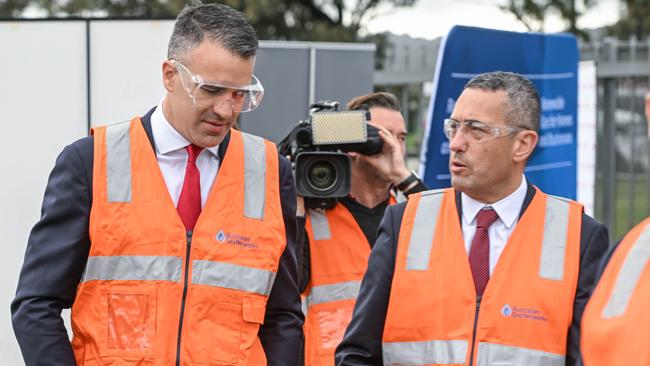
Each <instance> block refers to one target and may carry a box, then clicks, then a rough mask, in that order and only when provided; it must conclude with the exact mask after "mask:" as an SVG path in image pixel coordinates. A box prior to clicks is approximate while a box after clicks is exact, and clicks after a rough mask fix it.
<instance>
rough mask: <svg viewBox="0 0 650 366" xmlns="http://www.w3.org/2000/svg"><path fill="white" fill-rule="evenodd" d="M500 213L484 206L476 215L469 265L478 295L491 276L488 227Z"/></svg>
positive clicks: (481, 293) (481, 292) (483, 289)
mask: <svg viewBox="0 0 650 366" xmlns="http://www.w3.org/2000/svg"><path fill="white" fill-rule="evenodd" d="M498 218H499V215H497V212H496V211H494V209H492V208H491V207H488V208H483V209H481V210H480V211H479V212H478V215H476V234H474V238H473V239H472V247H471V248H470V250H469V266H470V268H471V269H472V277H473V278H474V286H475V287H476V295H478V296H481V295H483V291H485V287H486V286H487V283H488V279H489V278H490V237H489V236H488V228H489V227H490V225H492V224H493V223H494V222H495V221H496V220H497V219H498Z"/></svg>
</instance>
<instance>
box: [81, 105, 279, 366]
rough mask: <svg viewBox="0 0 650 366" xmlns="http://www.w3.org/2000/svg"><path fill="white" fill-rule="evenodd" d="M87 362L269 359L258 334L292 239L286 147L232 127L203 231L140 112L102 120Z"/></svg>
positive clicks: (84, 286)
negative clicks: (180, 198)
mask: <svg viewBox="0 0 650 366" xmlns="http://www.w3.org/2000/svg"><path fill="white" fill-rule="evenodd" d="M89 232H90V240H91V247H90V253H89V257H88V262H87V264H86V268H85V271H84V274H83V276H82V279H81V282H80V284H79V287H78V289H77V294H76V299H75V302H74V305H73V307H72V327H73V331H74V338H73V340H72V347H73V350H74V353H75V357H76V360H77V364H79V365H104V364H120V365H161V366H162V365H165V366H168V365H175V364H180V365H265V364H266V357H265V355H264V351H263V349H262V346H261V343H260V340H259V339H258V330H259V327H260V325H261V324H262V323H263V321H264V315H265V310H266V302H267V300H268V296H269V293H270V291H271V287H272V285H273V281H274V279H275V274H276V273H277V269H278V264H279V261H280V256H281V254H282V252H283V250H284V247H285V245H286V238H285V228H284V222H283V219H282V211H281V206H280V192H279V173H278V156H277V152H276V149H275V146H274V145H273V144H272V143H270V142H268V141H264V140H263V139H261V138H259V137H256V136H252V135H248V134H244V133H240V132H238V131H235V130H231V136H230V142H229V145H228V150H227V152H226V154H225V157H224V158H223V161H222V162H221V166H220V169H219V173H218V175H217V178H216V179H215V181H214V184H213V185H212V188H211V191H210V194H209V197H208V199H207V202H206V204H205V207H203V210H202V212H201V215H200V216H199V219H198V221H197V223H196V227H195V229H194V231H193V232H187V233H186V231H185V227H184V226H183V223H182V221H181V219H180V217H179V215H178V213H177V211H176V208H175V207H174V203H173V201H172V199H171V198H170V195H169V192H168V191H167V187H166V185H165V182H164V180H163V178H162V174H161V172H160V168H159V166H158V163H157V161H156V154H155V152H154V150H153V148H152V146H151V143H150V141H149V139H148V138H147V135H146V132H145V131H144V128H143V127H142V124H141V122H140V119H139V118H134V119H133V120H132V121H131V122H124V123H120V124H115V125H111V126H108V127H101V128H96V129H94V168H93V203H92V209H91V214H90V224H89Z"/></svg>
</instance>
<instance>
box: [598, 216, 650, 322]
mask: <svg viewBox="0 0 650 366" xmlns="http://www.w3.org/2000/svg"><path fill="white" fill-rule="evenodd" d="M648 265H650V225H647V226H646V227H645V229H644V230H643V232H642V233H641V235H639V237H638V239H637V240H636V241H635V242H634V244H632V247H631V248H630V250H629V252H628V253H627V255H626V256H625V260H624V261H623V266H622V267H621V270H620V272H618V275H617V277H616V282H615V283H614V288H613V289H612V294H611V295H610V297H609V300H607V305H605V308H604V309H603V315H602V316H603V318H605V319H608V318H613V317H616V316H621V315H623V314H625V310H626V309H627V305H628V303H629V302H630V298H631V297H632V293H633V292H634V290H635V289H636V287H637V285H638V284H639V280H640V279H641V274H642V273H643V271H644V270H645V269H646V267H648Z"/></svg>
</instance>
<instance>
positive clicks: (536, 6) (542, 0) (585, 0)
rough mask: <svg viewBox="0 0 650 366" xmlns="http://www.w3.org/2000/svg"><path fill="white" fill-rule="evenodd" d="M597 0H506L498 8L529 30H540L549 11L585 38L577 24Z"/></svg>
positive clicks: (567, 29)
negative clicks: (512, 16)
mask: <svg viewBox="0 0 650 366" xmlns="http://www.w3.org/2000/svg"><path fill="white" fill-rule="evenodd" d="M596 1H597V0H507V3H506V4H505V5H501V6H500V8H501V9H502V10H504V11H507V12H509V13H511V14H512V15H514V16H515V17H516V18H517V20H519V21H520V22H521V23H522V24H524V25H525V26H526V28H528V30H529V31H533V32H542V31H544V25H545V23H546V17H547V15H548V14H549V13H556V14H558V15H559V16H560V17H561V18H562V20H564V22H565V23H566V31H568V32H571V33H573V34H575V35H577V36H582V37H583V38H587V34H586V33H585V32H583V31H582V30H580V29H579V28H578V26H577V24H578V19H579V18H580V16H581V15H583V13H584V12H585V11H586V10H587V9H589V8H590V7H592V6H593V5H595V3H596ZM640 1H647V0H640Z"/></svg>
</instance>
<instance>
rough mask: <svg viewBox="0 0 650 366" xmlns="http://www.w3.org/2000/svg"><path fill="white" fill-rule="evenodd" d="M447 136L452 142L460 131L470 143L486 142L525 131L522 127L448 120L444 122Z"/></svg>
mask: <svg viewBox="0 0 650 366" xmlns="http://www.w3.org/2000/svg"><path fill="white" fill-rule="evenodd" d="M443 129H444V132H445V136H447V138H448V139H449V140H450V141H451V139H453V138H454V137H455V136H456V134H457V133H458V131H460V133H461V134H462V136H463V137H464V138H465V139H466V140H467V141H469V142H473V143H476V142H485V141H489V140H492V139H495V138H497V137H502V136H507V135H509V134H511V133H513V132H520V131H525V130H526V129H525V128H521V127H506V126H494V125H489V124H487V123H483V122H479V121H464V122H459V121H456V120H455V119H450V118H447V119H445V122H444V127H443Z"/></svg>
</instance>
